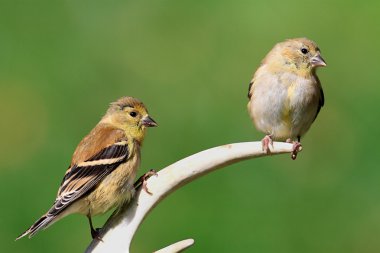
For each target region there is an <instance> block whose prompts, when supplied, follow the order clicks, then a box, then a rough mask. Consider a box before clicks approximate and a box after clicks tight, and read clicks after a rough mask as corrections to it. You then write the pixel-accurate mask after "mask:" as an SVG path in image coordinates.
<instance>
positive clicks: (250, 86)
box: [248, 79, 254, 99]
mask: <svg viewBox="0 0 380 253" xmlns="http://www.w3.org/2000/svg"><path fill="white" fill-rule="evenodd" d="M253 82H254V79H252V80H251V82H250V83H249V86H248V99H251V97H252V94H253V89H252V85H253Z"/></svg>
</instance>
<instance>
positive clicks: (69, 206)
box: [16, 97, 157, 240]
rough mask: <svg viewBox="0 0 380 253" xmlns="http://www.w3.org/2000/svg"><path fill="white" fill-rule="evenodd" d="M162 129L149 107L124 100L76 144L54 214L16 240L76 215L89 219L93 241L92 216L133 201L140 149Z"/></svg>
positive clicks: (94, 235) (30, 235)
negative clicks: (151, 134) (151, 132)
mask: <svg viewBox="0 0 380 253" xmlns="http://www.w3.org/2000/svg"><path fill="white" fill-rule="evenodd" d="M154 126H157V124H156V122H155V121H154V120H153V119H152V118H151V117H150V116H149V115H148V111H147V109H146V107H145V106H144V104H143V103H142V102H140V101H139V100H138V99H136V98H132V97H122V98H120V99H119V100H117V101H116V102H113V103H111V105H110V106H109V109H108V110H107V113H106V114H105V115H104V116H103V118H102V119H101V120H100V122H99V123H98V124H97V125H96V126H95V128H94V129H92V130H91V132H90V133H89V134H88V135H87V136H86V137H84V138H83V140H82V141H81V142H80V143H79V145H78V146H77V148H76V150H75V152H74V154H73V157H72V160H71V164H70V166H69V168H68V170H67V171H66V174H65V176H64V177H63V180H62V182H61V186H60V187H59V190H58V194H57V198H56V200H55V202H54V204H53V206H52V207H51V208H50V209H49V211H48V212H47V213H46V214H44V215H43V216H42V217H41V218H40V219H38V220H37V221H36V222H35V223H34V224H33V225H32V226H31V227H30V228H29V229H28V230H26V231H25V232H24V233H22V234H21V235H20V236H19V237H17V239H16V240H18V239H20V238H21V237H24V236H26V235H29V238H30V237H32V236H34V235H35V234H36V233H37V232H38V231H40V230H41V229H45V228H47V227H48V226H50V225H52V224H53V223H54V222H56V221H58V220H59V219H61V218H63V217H65V216H66V215H69V214H72V213H80V214H84V215H86V216H87V217H88V219H89V222H90V227H91V235H92V237H93V238H96V237H98V233H97V232H98V231H97V230H95V229H94V228H93V226H92V221H91V216H94V215H97V214H101V213H104V212H106V211H108V210H110V209H111V208H113V207H118V206H120V205H122V204H123V203H124V202H127V201H129V200H130V198H131V197H132V196H133V193H134V187H133V183H134V180H135V177H136V171H137V169H138V168H139V165H140V147H141V145H142V142H143V140H144V136H145V132H146V128H147V127H154Z"/></svg>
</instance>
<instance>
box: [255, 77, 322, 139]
mask: <svg viewBox="0 0 380 253" xmlns="http://www.w3.org/2000/svg"><path fill="white" fill-rule="evenodd" d="M303 85H304V86H303V87H300V86H295V87H294V86H293V87H290V86H289V87H286V88H285V87H283V86H282V87H278V86H277V87H275V88H274V89H269V90H270V91H271V92H269V93H268V89H265V91H264V90H263V91H260V89H257V90H256V94H255V97H253V99H251V101H250V103H249V104H248V109H249V112H250V115H251V117H252V119H253V121H254V123H255V126H256V128H257V129H258V130H259V131H261V132H263V133H265V134H270V135H272V138H273V139H274V140H278V141H285V140H286V139H288V138H290V139H293V140H294V139H296V138H297V137H298V136H302V135H303V134H304V133H306V131H307V130H308V129H309V128H310V126H311V124H312V122H313V120H314V118H315V115H316V112H317V109H318V96H315V95H314V94H317V93H316V92H315V87H313V86H308V89H305V84H303Z"/></svg>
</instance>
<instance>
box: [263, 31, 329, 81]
mask: <svg viewBox="0 0 380 253" xmlns="http://www.w3.org/2000/svg"><path fill="white" fill-rule="evenodd" d="M268 57H270V58H274V59H277V62H278V63H280V64H281V66H283V67H284V68H288V69H290V70H294V71H302V72H305V74H306V73H307V72H309V73H310V72H313V71H315V69H316V68H317V67H325V66H326V62H325V60H324V59H323V58H322V56H321V51H320V50H319V48H318V46H317V44H316V43H315V42H314V41H311V40H309V39H306V38H297V39H289V40H286V41H284V42H281V43H278V44H277V45H276V46H275V47H274V48H273V49H272V51H271V52H270V53H269V55H268ZM268 60H269V59H268ZM271 61H273V59H271Z"/></svg>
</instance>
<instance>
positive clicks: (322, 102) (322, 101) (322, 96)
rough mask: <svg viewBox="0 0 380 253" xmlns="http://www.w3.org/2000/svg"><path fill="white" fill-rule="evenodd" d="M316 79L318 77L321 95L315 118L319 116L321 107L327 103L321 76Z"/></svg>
mask: <svg viewBox="0 0 380 253" xmlns="http://www.w3.org/2000/svg"><path fill="white" fill-rule="evenodd" d="M316 79H317V83H318V86H319V93H320V96H319V103H318V109H317V113H316V114H315V117H314V120H315V119H316V118H317V116H318V114H319V112H320V110H321V108H322V107H323V106H324V105H325V95H324V93H323V89H322V85H321V82H320V81H319V78H318V77H317V76H316Z"/></svg>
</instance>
